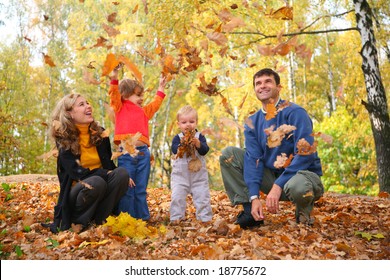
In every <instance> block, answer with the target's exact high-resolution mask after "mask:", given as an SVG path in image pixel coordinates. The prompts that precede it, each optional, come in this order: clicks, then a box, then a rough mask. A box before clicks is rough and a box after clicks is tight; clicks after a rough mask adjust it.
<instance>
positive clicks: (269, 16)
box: [0, 0, 390, 195]
mask: <svg viewBox="0 0 390 280" xmlns="http://www.w3.org/2000/svg"><path fill="white" fill-rule="evenodd" d="M367 2H368V3H369V5H370V7H371V9H372V11H373V15H374V18H375V24H374V26H373V27H374V29H375V35H376V40H377V48H378V58H379V67H380V71H381V75H382V81H383V84H384V87H385V88H386V89H388V88H389V83H390V79H389V75H390V71H389V70H390V63H389V62H390V51H389V38H390V36H389V32H390V7H389V5H388V3H387V0H377V1H367ZM291 7H293V9H292V8H291ZM0 10H1V12H0V14H1V18H0V32H1V35H0V36H1V38H2V39H1V41H0V66H1V67H0V155H1V158H0V175H1V176H4V175H11V174H28V173H43V174H55V166H56V164H55V157H54V156H53V147H54V144H53V143H52V141H51V139H50V138H49V136H48V129H49V127H50V126H51V123H50V114H51V112H52V110H53V108H54V106H55V104H56V102H57V101H58V100H59V99H60V98H61V97H62V96H64V95H66V94H68V93H70V92H78V93H81V94H82V95H84V96H86V97H87V98H88V99H89V101H90V102H91V103H92V106H93V108H94V116H95V119H96V120H98V121H99V122H100V123H101V124H102V125H103V126H104V127H105V128H107V129H109V131H111V136H112V132H113V131H114V129H113V123H112V121H111V120H110V114H109V110H108V107H107V102H108V96H107V91H108V82H109V78H108V76H107V74H108V73H106V70H107V67H108V68H109V67H110V65H109V64H110V62H112V61H110V59H108V58H109V57H112V56H115V57H116V58H118V57H120V56H122V57H125V61H126V62H127V64H126V66H127V67H124V68H123V70H122V72H121V77H130V78H137V79H142V81H143V84H144V86H145V89H146V99H147V100H146V101H145V103H147V102H148V101H149V100H151V98H152V97H153V95H154V93H155V91H156V89H157V86H158V80H159V76H160V75H161V73H163V74H164V75H168V76H169V77H170V79H171V81H170V82H169V86H168V87H167V89H166V93H167V97H166V99H165V101H164V103H163V106H162V108H161V109H160V110H159V112H158V113H157V114H156V115H155V117H154V118H153V120H152V121H151V124H150V134H151V152H152V154H153V156H154V163H153V169H152V172H151V180H150V186H151V187H161V186H164V187H165V186H166V187H169V178H170V145H171V140H172V138H173V136H174V135H175V134H176V133H177V132H178V128H177V125H176V112H177V110H178V109H179V108H180V107H182V106H183V105H185V104H190V105H192V106H194V107H195V108H196V109H197V110H198V113H199V125H198V127H199V129H200V131H202V132H203V133H204V134H205V135H206V137H207V138H208V143H209V146H210V148H211V150H210V152H209V154H208V155H207V166H208V170H209V177H210V185H211V188H213V189H216V190H218V189H221V188H222V180H221V176H220V172H219V163H218V162H219V161H218V158H219V155H220V152H221V150H222V149H223V148H224V147H226V146H230V145H234V146H239V147H243V145H244V144H243V143H244V139H243V133H242V132H243V124H244V123H245V120H246V118H247V117H248V116H249V115H250V113H252V112H254V111H256V110H258V109H259V108H260V102H259V101H258V100H256V97H255V94H254V92H253V85H252V76H253V74H254V73H255V72H256V71H258V70H259V69H261V68H264V67H270V68H274V69H276V70H277V71H278V72H279V73H280V75H281V78H282V81H281V82H282V85H283V90H282V97H283V98H284V99H287V100H289V101H292V102H295V103H297V104H299V105H301V106H303V107H304V108H306V109H307V111H308V112H309V114H310V116H311V117H312V119H313V121H314V131H315V132H317V133H321V135H323V136H330V137H323V138H319V139H318V147H317V150H318V153H319V155H320V157H321V160H322V163H323V171H324V176H323V177H322V179H323V182H324V185H325V188H326V190H327V191H335V192H343V193H351V194H368V195H376V194H378V192H379V186H378V175H377V163H376V155H375V144H374V139H373V135H372V130H371V127H370V119H369V115H368V112H367V110H366V108H365V107H364V106H363V105H362V100H365V99H366V98H367V91H366V87H365V82H364V76H363V72H362V69H361V67H362V66H361V65H362V58H361V55H360V53H359V52H360V50H361V39H360V36H359V32H358V31H357V29H356V28H354V27H355V26H356V17H355V13H354V8H353V3H352V1H345V0H316V1H306V0H302V1H294V2H293V1H282V0H271V1H270V0H267V1H265V0H260V1H249V0H237V1H225V0H218V1H213V0H210V1H205V0H181V1H177V0H166V1H146V0H128V1H118V2H113V1H107V0H103V1H88V0H86V1H81V0H79V1H77V0H61V1H60V0H46V1H43V0H35V1H33V0H21V1H15V0H10V1H7V2H6V3H4V2H3V1H0ZM7 34H9V35H7ZM330 138H331V139H332V140H331V141H330V140H329V139H330ZM325 140H326V141H325Z"/></svg>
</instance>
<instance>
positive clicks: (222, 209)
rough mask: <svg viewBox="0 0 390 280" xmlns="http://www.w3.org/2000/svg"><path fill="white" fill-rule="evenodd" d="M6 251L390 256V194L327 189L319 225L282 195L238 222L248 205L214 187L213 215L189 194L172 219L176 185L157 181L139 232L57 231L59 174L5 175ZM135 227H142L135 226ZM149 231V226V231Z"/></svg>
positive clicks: (68, 255) (1, 194) (86, 255)
mask: <svg viewBox="0 0 390 280" xmlns="http://www.w3.org/2000/svg"><path fill="white" fill-rule="evenodd" d="M0 183H1V186H2V188H1V189H0V203H1V204H0V220H1V222H0V259H9V260H13V259H27V260H33V259H39V260H57V259H60V260H90V259H98V260H105V259H116V260H117V259H120V260H124V259H135V260H157V259H170V260H171V259H180V260H188V259H214V260H222V259H229V260H238V259H239V260H242V259H266V260H275V259H276V260H279V259H294V260H301V259H305V260H328V259H329V260H345V259H348V260H351V259H364V260H366V259H372V260H388V259H390V246H389V245H390V236H389V235H390V219H389V207H390V199H389V197H386V195H382V197H368V196H350V195H341V194H336V193H325V195H324V197H323V198H321V199H320V200H319V201H318V202H316V207H315V210H314V212H313V214H314V217H315V223H314V225H313V226H305V225H301V224H296V223H295V220H294V207H293V205H292V204H291V203H290V202H281V209H280V212H279V214H269V213H266V220H265V224H264V226H262V227H259V228H255V229H250V230H242V229H240V228H239V226H237V225H235V224H234V220H235V217H236V215H237V214H238V213H239V211H240V210H241V209H240V208H239V207H232V206H231V205H230V202H229V200H228V198H227V196H226V194H225V193H224V192H222V191H211V196H212V208H213V212H214V217H213V220H212V222H211V223H206V224H205V223H201V222H198V221H196V219H195V209H194V207H193V204H192V201H191V199H190V198H189V199H188V212H187V214H188V215H187V220H185V221H183V222H182V223H180V224H175V225H171V224H170V223H169V203H170V190H169V189H166V188H150V189H149V197H148V201H149V206H150V210H151V215H152V220H151V221H150V222H149V223H147V224H145V223H143V222H142V221H138V220H137V221H136V222H134V221H132V224H131V223H130V225H129V226H132V227H138V228H140V230H139V232H138V233H137V232H136V235H130V234H126V232H128V231H125V234H124V232H122V234H121V233H120V232H119V231H114V230H113V226H112V224H113V223H114V224H115V221H116V220H115V219H116V218H115V217H112V219H111V226H108V225H106V226H97V227H96V226H95V227H91V228H89V229H87V230H86V231H83V232H79V233H77V228H76V227H75V228H73V229H71V230H68V231H64V232H60V233H59V234H53V233H51V232H50V231H48V230H47V229H46V228H43V227H42V226H41V225H40V223H41V222H45V221H48V220H50V219H52V217H53V206H54V204H55V202H56V199H57V196H58V193H59V186H58V181H57V178H56V177H55V176H48V175H35V176H27V177H26V176H19V177H18V176H16V177H14V176H13V177H0ZM133 231H134V230H133ZM141 231H142V232H141Z"/></svg>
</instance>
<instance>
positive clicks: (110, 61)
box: [102, 53, 119, 77]
mask: <svg viewBox="0 0 390 280" xmlns="http://www.w3.org/2000/svg"><path fill="white" fill-rule="evenodd" d="M118 64H119V61H118V60H117V59H116V57H115V55H114V54H113V53H109V54H107V56H106V60H105V61H104V65H103V71H102V77H104V76H108V74H110V73H111V72H112V70H114V68H115V67H117V66H118Z"/></svg>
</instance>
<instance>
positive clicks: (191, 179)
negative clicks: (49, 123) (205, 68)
mask: <svg viewBox="0 0 390 280" xmlns="http://www.w3.org/2000/svg"><path fill="white" fill-rule="evenodd" d="M197 122H198V114H197V112H196V110H195V109H194V108H192V107H191V106H189V105H186V106H184V107H182V108H181V109H180V110H179V111H178V113H177V124H178V126H179V128H180V130H181V133H179V134H177V135H175V137H174V138H173V141H172V153H173V154H174V156H173V157H172V174H171V189H172V193H171V207H170V220H171V222H172V223H176V222H179V221H180V220H183V219H184V218H185V211H186V198H187V195H188V194H191V195H192V198H193V202H194V205H195V208H196V218H197V219H198V220H200V221H202V222H208V221H210V220H211V219H212V215H213V214H212V210H211V204H210V190H209V182H208V174H207V169H206V162H205V160H204V157H203V156H204V155H206V154H207V152H208V151H209V146H208V145H207V141H206V137H204V136H203V135H202V134H201V133H200V132H198V131H197V130H196V126H197Z"/></svg>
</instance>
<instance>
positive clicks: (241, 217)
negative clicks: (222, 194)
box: [235, 211, 264, 229]
mask: <svg viewBox="0 0 390 280" xmlns="http://www.w3.org/2000/svg"><path fill="white" fill-rule="evenodd" d="M235 223H236V224H238V225H239V226H240V227H241V228H242V229H247V228H252V227H257V226H260V225H263V224H264V221H263V220H261V221H255V219H254V218H253V216H252V214H250V213H246V212H245V211H241V212H240V214H238V216H237V220H236V222H235Z"/></svg>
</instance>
